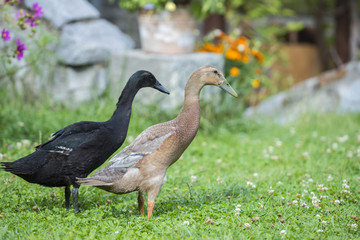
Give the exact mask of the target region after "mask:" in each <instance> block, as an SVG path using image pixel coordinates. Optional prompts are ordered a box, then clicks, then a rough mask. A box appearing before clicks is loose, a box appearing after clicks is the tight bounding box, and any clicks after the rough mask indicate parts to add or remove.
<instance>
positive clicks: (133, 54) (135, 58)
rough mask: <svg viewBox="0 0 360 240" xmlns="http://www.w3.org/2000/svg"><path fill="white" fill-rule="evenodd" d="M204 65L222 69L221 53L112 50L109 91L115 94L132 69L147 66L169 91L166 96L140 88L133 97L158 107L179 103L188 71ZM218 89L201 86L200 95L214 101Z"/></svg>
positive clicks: (145, 67)
mask: <svg viewBox="0 0 360 240" xmlns="http://www.w3.org/2000/svg"><path fill="white" fill-rule="evenodd" d="M204 65H213V66H215V67H218V68H219V69H222V68H223V65H224V62H223V57H222V56H221V55H219V54H213V53H192V54H183V55H160V54H148V53H145V52H143V51H140V50H131V51H127V52H123V53H114V54H112V56H111V61H110V69H109V70H110V81H111V93H112V95H114V96H117V95H118V94H119V92H120V91H121V89H122V88H123V86H124V84H125V83H126V81H127V80H128V79H129V77H130V76H131V75H132V74H133V73H134V72H136V71H138V70H148V71H150V72H152V73H153V74H154V76H155V77H156V78H157V79H158V80H159V81H160V82H161V83H162V84H163V85H164V86H165V87H166V88H167V89H168V90H169V91H170V96H167V95H165V94H160V93H157V92H154V91H153V90H151V89H147V88H145V89H141V90H140V91H142V92H141V94H139V95H138V96H137V97H136V101H137V102H140V103H142V105H149V104H156V105H157V106H158V107H160V108H162V109H174V108H176V107H179V106H181V105H182V104H183V100H184V89H185V84H186V82H187V80H188V79H189V77H190V75H191V73H192V72H193V71H194V70H196V69H197V68H199V67H201V66H204ZM219 91H221V90H220V89H219V88H216V87H205V88H204V89H203V90H202V92H201V95H202V96H201V98H202V100H206V99H210V98H211V99H212V101H216V99H217V98H216V96H220V94H218V93H219ZM214 93H216V94H214ZM218 99H219V98H218Z"/></svg>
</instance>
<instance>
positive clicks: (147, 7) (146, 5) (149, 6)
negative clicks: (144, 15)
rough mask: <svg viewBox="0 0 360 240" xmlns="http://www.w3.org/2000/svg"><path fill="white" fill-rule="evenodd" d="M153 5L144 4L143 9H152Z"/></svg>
mask: <svg viewBox="0 0 360 240" xmlns="http://www.w3.org/2000/svg"><path fill="white" fill-rule="evenodd" d="M154 7H155V5H154V4H153V3H147V4H145V5H144V9H145V10H152V9H154Z"/></svg>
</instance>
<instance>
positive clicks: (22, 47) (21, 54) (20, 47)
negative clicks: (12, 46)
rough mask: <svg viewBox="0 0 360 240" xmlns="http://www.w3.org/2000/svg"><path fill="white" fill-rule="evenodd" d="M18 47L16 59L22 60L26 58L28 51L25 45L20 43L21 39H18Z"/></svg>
mask: <svg viewBox="0 0 360 240" xmlns="http://www.w3.org/2000/svg"><path fill="white" fill-rule="evenodd" d="M16 45H17V48H16V51H15V53H16V58H17V59H18V60H21V59H22V58H23V57H24V51H25V50H26V45H25V43H22V42H21V41H20V39H16Z"/></svg>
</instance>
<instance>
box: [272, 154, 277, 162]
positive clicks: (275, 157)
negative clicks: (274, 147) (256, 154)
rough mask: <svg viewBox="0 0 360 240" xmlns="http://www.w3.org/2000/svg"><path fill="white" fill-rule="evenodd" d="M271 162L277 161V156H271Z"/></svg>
mask: <svg viewBox="0 0 360 240" xmlns="http://www.w3.org/2000/svg"><path fill="white" fill-rule="evenodd" d="M271 160H275V161H276V160H279V156H276V155H273V156H271Z"/></svg>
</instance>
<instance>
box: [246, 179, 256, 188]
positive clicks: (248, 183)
mask: <svg viewBox="0 0 360 240" xmlns="http://www.w3.org/2000/svg"><path fill="white" fill-rule="evenodd" d="M246 185H247V186H250V187H252V188H256V185H255V184H254V183H252V182H250V181H247V182H246Z"/></svg>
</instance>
